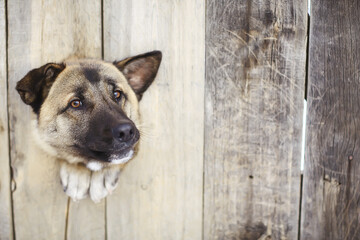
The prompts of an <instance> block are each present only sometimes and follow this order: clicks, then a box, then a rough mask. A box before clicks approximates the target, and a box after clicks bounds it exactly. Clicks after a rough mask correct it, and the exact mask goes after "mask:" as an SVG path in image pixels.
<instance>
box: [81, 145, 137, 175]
mask: <svg viewBox="0 0 360 240" xmlns="http://www.w3.org/2000/svg"><path fill="white" fill-rule="evenodd" d="M133 155H134V151H133V150H130V151H129V152H128V153H127V154H126V155H125V156H124V157H122V158H119V157H118V156H117V155H111V156H110V159H109V160H110V162H109V163H110V164H111V165H116V164H124V163H127V162H128V161H129V160H130V159H131V158H132V157H133ZM86 167H87V168H88V169H90V170H91V171H99V170H101V169H103V167H104V165H103V164H102V163H101V162H98V161H90V162H88V163H87V164H86Z"/></svg>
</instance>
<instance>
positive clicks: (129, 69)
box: [114, 51, 162, 101]
mask: <svg viewBox="0 0 360 240" xmlns="http://www.w3.org/2000/svg"><path fill="white" fill-rule="evenodd" d="M161 58H162V54H161V52H160V51H153V52H148V53H145V54H141V55H137V56H135V57H130V58H126V59H124V60H121V61H115V62H114V65H115V66H116V67H117V68H118V69H119V70H120V71H121V72H122V73H123V74H124V75H125V77H126V79H127V80H128V82H129V84H130V86H131V87H132V89H133V90H134V92H135V93H136V96H137V98H138V100H139V101H140V99H141V97H142V94H143V93H144V92H145V91H146V89H147V88H148V87H149V86H150V85H151V83H152V82H153V81H154V79H155V76H156V74H157V72H158V69H159V66H160V63H161Z"/></svg>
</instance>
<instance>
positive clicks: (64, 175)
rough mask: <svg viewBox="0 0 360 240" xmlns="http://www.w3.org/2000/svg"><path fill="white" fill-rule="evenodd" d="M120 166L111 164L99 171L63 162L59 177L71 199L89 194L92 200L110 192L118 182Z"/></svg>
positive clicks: (96, 199)
mask: <svg viewBox="0 0 360 240" xmlns="http://www.w3.org/2000/svg"><path fill="white" fill-rule="evenodd" d="M119 175H120V168H119V167H118V166H111V167H108V168H104V169H102V170H99V171H90V170H89V169H88V168H86V167H83V166H78V165H74V164H69V163H66V162H63V163H62V165H61V167H60V179H61V184H62V186H63V189H64V192H65V193H66V194H67V195H68V196H69V197H71V199H72V200H73V201H78V200H81V199H83V198H86V197H87V196H90V198H91V200H92V201H94V202H96V203H97V202H100V201H101V199H103V198H105V197H106V196H107V195H109V194H111V193H112V192H113V191H114V190H115V188H116V186H117V183H118V178H119Z"/></svg>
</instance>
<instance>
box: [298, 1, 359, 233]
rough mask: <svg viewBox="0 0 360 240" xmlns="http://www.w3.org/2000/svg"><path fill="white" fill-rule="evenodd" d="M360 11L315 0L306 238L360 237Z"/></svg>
mask: <svg viewBox="0 0 360 240" xmlns="http://www.w3.org/2000/svg"><path fill="white" fill-rule="evenodd" d="M359 11H360V3H359V2H358V1H356V0H344V1H334V0H332V1H312V5H311V24H310V26H311V27H310V51H309V52H310V55H309V83H308V117H307V119H308V121H307V134H306V158H305V169H304V197H303V208H302V209H303V210H302V212H303V214H302V226H301V239H329V240H330V239H360V224H359V221H360V216H359V214H360V203H359V197H360V177H359V174H358V170H359V167H360V164H359V156H360V147H359V142H358V135H359V128H360V121H359V119H360V105H359V101H360V99H359V91H360V86H359V79H360V72H359V69H360V59H359V56H360V47H359V46H360V45H359V44H360V43H359V39H360V18H359Z"/></svg>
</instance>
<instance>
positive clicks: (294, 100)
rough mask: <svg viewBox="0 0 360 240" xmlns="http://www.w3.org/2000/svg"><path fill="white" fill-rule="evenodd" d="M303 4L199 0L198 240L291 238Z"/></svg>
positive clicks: (296, 173) (297, 170)
mask: <svg viewBox="0 0 360 240" xmlns="http://www.w3.org/2000/svg"><path fill="white" fill-rule="evenodd" d="M306 5H307V4H306V1H305V0H304V1H294V0H290V1H285V0H281V1H275V0H266V1H252V0H248V1H241V2H239V1H236V0H223V1H215V0H209V1H207V10H206V67H205V69H206V83H205V102H206V104H205V165H204V169H205V189H204V239H296V238H297V234H298V214H299V210H298V209H299V189H300V155H301V154H300V153H301V129H302V112H303V111H302V109H303V98H304V82H305V61H306V55H305V54H306V30H307V24H306V23H307V7H306Z"/></svg>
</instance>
